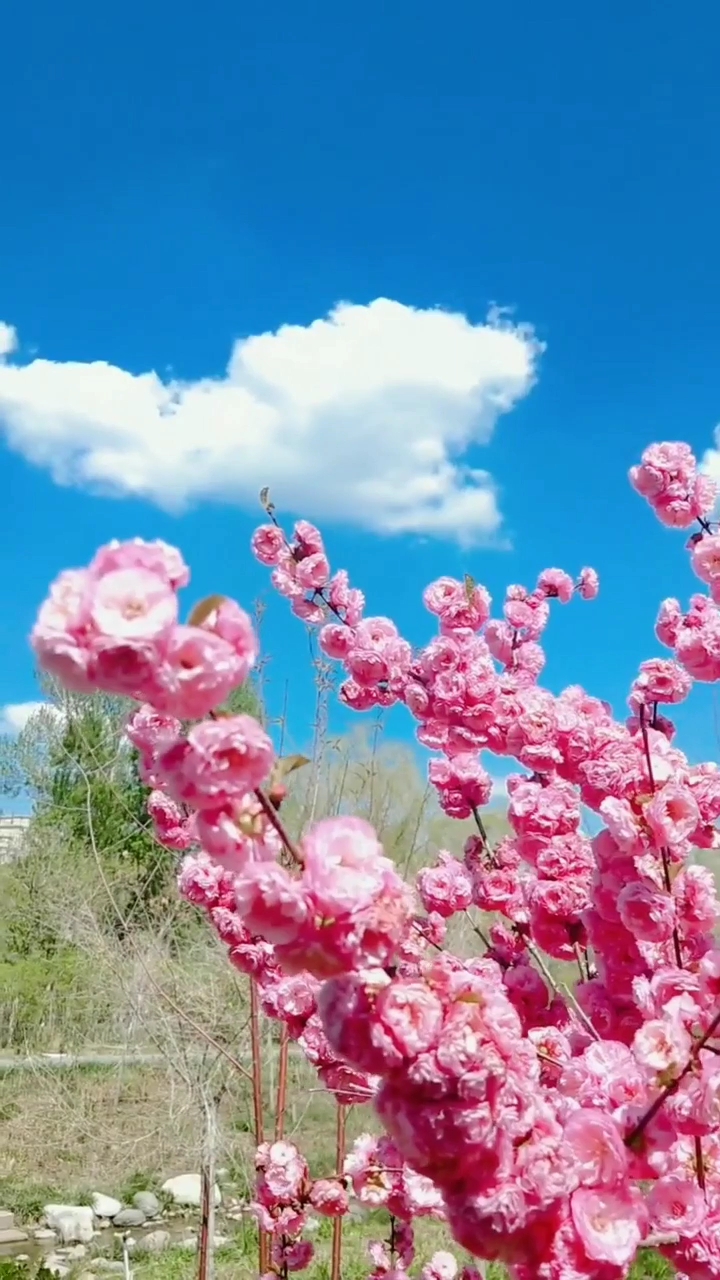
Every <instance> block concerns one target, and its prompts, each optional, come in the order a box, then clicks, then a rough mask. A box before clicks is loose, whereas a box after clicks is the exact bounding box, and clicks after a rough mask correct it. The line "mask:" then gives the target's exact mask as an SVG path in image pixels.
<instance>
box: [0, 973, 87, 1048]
mask: <svg viewBox="0 0 720 1280" xmlns="http://www.w3.org/2000/svg"><path fill="white" fill-rule="evenodd" d="M96 1005H97V995H96V993H95V991H93V989H92V986H91V984H90V983H89V981H88V962H87V959H86V957H84V956H83V955H82V954H81V953H80V952H77V951H75V950H72V949H68V950H66V951H62V952H58V953H57V954H56V955H54V956H53V957H52V958H48V957H45V956H25V957H21V958H18V959H16V960H9V961H2V962H0V1044H2V1045H3V1046H5V1047H6V1048H11V1049H13V1050H25V1049H31V1050H32V1049H34V1048H40V1049H47V1048H48V1045H49V1042H52V1040H53V1039H54V1036H53V1032H55V1031H56V1030H57V1028H58V1026H62V1034H63V1038H64V1039H65V1041H66V1044H65V1045H64V1046H63V1047H71V1046H72V1044H73V1043H74V1042H75V1041H76V1040H79V1039H81V1038H82V1037H83V1036H84V1034H85V1032H86V1030H87V1027H88V1023H89V1022H92V1021H93V1020H94V1019H95V1018H96V1014H97V1007H96Z"/></svg>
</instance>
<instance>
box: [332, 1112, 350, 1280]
mask: <svg viewBox="0 0 720 1280" xmlns="http://www.w3.org/2000/svg"><path fill="white" fill-rule="evenodd" d="M346 1119H347V1113H346V1110H345V1107H343V1106H341V1104H340V1103H339V1102H338V1104H337V1125H336V1129H335V1168H336V1170H337V1176H338V1178H341V1177H342V1176H343V1166H344V1164H345V1122H346ZM342 1233H343V1220H342V1218H333V1234H332V1262H331V1265H330V1280H341V1268H342Z"/></svg>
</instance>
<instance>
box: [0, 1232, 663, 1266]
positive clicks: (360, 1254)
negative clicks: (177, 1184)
mask: <svg viewBox="0 0 720 1280" xmlns="http://www.w3.org/2000/svg"><path fill="white" fill-rule="evenodd" d="M373 1225H374V1224H373ZM386 1230H387V1227H386V1225H383V1223H382V1221H381V1220H379V1221H378V1223H377V1226H376V1234H375V1238H377V1239H382V1238H383V1235H384V1234H385V1232H386ZM330 1237H331V1227H330V1224H329V1223H327V1222H323V1223H322V1224H321V1227H320V1230H319V1231H318V1232H316V1233H315V1234H314V1236H313V1239H314V1241H315V1246H316V1253H315V1259H314V1262H313V1265H312V1266H311V1267H310V1269H309V1270H308V1271H307V1272H305V1273H304V1274H305V1275H307V1276H308V1277H309V1280H327V1278H328V1277H329V1275H330ZM369 1238H371V1235H370V1231H369V1229H368V1224H362V1225H360V1224H351V1225H349V1226H348V1225H347V1224H346V1226H345V1229H344V1231H343V1266H342V1276H343V1280H366V1277H367V1275H368V1272H369V1270H370V1263H369V1259H368V1256H367V1242H368V1239H369ZM416 1241H417V1261H416V1265H415V1266H414V1267H413V1270H414V1271H418V1270H419V1269H420V1267H422V1266H423V1265H424V1263H425V1262H427V1261H428V1260H429V1259H430V1257H431V1256H432V1254H433V1253H434V1252H435V1250H436V1249H447V1248H448V1239H447V1234H446V1233H445V1231H444V1230H443V1228H442V1225H441V1224H439V1223H428V1222H421V1223H419V1224H418V1226H417V1230H416ZM466 1261H468V1262H470V1261H472V1260H471V1259H470V1258H467V1259H466ZM195 1266H196V1260H195V1258H194V1256H193V1255H192V1254H191V1255H189V1256H188V1254H186V1253H184V1252H182V1251H180V1250H173V1251H171V1252H169V1253H166V1254H162V1255H160V1256H157V1257H155V1258H152V1259H148V1260H147V1261H145V1262H138V1263H134V1264H133V1269H134V1273H135V1280H194V1275H195ZM257 1274H258V1273H257V1254H256V1245H255V1238H254V1234H253V1232H252V1231H250V1230H249V1229H248V1231H247V1233H246V1235H245V1237H244V1239H243V1238H239V1239H238V1241H237V1243H236V1244H233V1245H232V1246H231V1247H228V1248H226V1249H222V1250H220V1251H219V1252H218V1256H217V1259H216V1280H255V1278H256V1277H257ZM672 1275H673V1271H672V1268H671V1267H669V1266H668V1265H667V1263H665V1262H664V1261H663V1259H662V1258H659V1257H657V1256H655V1255H650V1254H646V1255H644V1256H643V1257H642V1258H641V1260H640V1261H639V1263H638V1265H637V1267H636V1268H635V1270H634V1271H633V1280H669V1278H670V1277H671V1276H672ZM505 1276H506V1273H505V1271H504V1270H503V1268H502V1267H497V1266H494V1265H492V1266H491V1267H490V1268H489V1273H488V1280H505ZM0 1280H1V1278H0Z"/></svg>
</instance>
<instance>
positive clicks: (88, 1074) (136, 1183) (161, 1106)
mask: <svg viewBox="0 0 720 1280" xmlns="http://www.w3.org/2000/svg"><path fill="white" fill-rule="evenodd" d="M274 1067H275V1063H274V1060H273V1057H271V1055H270V1052H269V1046H267V1045H266V1052H265V1054H264V1068H265V1080H264V1083H265V1095H266V1097H265V1103H266V1105H265V1124H266V1125H267V1126H268V1132H270V1131H271V1128H272V1124H273V1098H274V1083H275V1081H274ZM223 1083H224V1084H225V1088H224V1091H223V1096H222V1098H221V1100H220V1102H219V1104H218V1145H217V1152H216V1161H217V1165H218V1167H220V1168H222V1167H224V1168H226V1169H228V1170H229V1171H230V1174H231V1176H232V1178H233V1181H234V1183H235V1185H236V1187H237V1194H238V1195H239V1196H241V1197H243V1198H245V1197H248V1196H249V1194H250V1190H251V1186H252V1180H253V1152H254V1136H253V1117H252V1100H251V1095H250V1090H249V1086H248V1084H247V1081H245V1080H244V1079H242V1078H239V1077H238V1076H236V1075H235V1076H233V1075H232V1074H231V1075H230V1077H229V1078H228V1079H227V1080H226V1081H223ZM334 1125H335V1105H334V1102H333V1100H332V1098H331V1097H330V1096H329V1094H327V1092H326V1091H325V1090H324V1089H322V1088H320V1087H319V1086H318V1083H317V1078H316V1076H315V1075H314V1072H313V1071H312V1068H311V1067H309V1066H308V1064H307V1063H306V1062H305V1061H304V1059H302V1057H300V1056H299V1055H293V1056H292V1058H291V1061H290V1068H289V1100H288V1108H287V1114H286V1136H287V1137H289V1138H291V1139H292V1140H293V1141H295V1142H297V1144H298V1145H299V1146H300V1147H301V1148H302V1150H303V1152H304V1153H305V1155H306V1157H307V1159H308V1161H309V1162H310V1166H311V1168H312V1170H313V1173H314V1174H316V1175H317V1176H322V1175H324V1174H328V1173H331V1172H332V1171H333V1170H334V1162H335V1156H334V1143H335V1135H334ZM374 1128H376V1124H375V1122H374V1117H373V1115H372V1112H371V1111H370V1108H369V1107H354V1108H353V1109H352V1110H351V1111H350V1114H349V1117H348V1136H349V1140H350V1141H352V1139H353V1138H354V1137H355V1136H356V1135H357V1134H358V1133H361V1132H363V1131H364V1130H365V1131H367V1130H368V1129H374ZM203 1133H204V1121H203V1115H202V1110H201V1107H200V1105H199V1097H198V1093H197V1091H196V1090H195V1089H194V1088H191V1087H188V1085H187V1084H186V1083H185V1082H184V1081H183V1080H182V1079H181V1078H179V1077H178V1075H177V1073H176V1072H175V1071H174V1070H173V1069H172V1068H170V1067H168V1068H165V1069H153V1068H146V1067H143V1068H138V1067H126V1068H116V1069H112V1070H108V1069H104V1068H103V1069H97V1068H93V1069H84V1068H83V1069H76V1070H72V1071H68V1072H57V1071H42V1072H38V1073H35V1072H13V1073H11V1074H8V1075H6V1076H4V1077H3V1078H2V1093H1V1096H0V1204H3V1205H5V1206H7V1207H8V1208H12V1209H16V1210H17V1212H18V1213H19V1214H20V1215H21V1216H22V1217H28V1216H29V1217H32V1216H33V1212H32V1210H33V1208H34V1206H35V1205H36V1204H37V1203H38V1201H40V1202H41V1203H42V1202H43V1201H44V1202H47V1200H48V1199H51V1200H52V1199H58V1198H61V1199H64V1200H67V1199H68V1197H69V1196H70V1195H71V1194H72V1196H74V1197H78V1196H79V1197H81V1198H84V1197H87V1196H88V1195H89V1194H90V1192H92V1191H106V1192H108V1193H110V1194H113V1195H115V1194H116V1195H118V1196H120V1198H123V1197H125V1196H127V1195H129V1194H131V1191H134V1190H139V1189H141V1188H157V1187H158V1186H160V1185H161V1184H162V1183H163V1182H164V1181H165V1179H166V1178H169V1177H172V1176H173V1175H175V1174H178V1173H189V1172H193V1171H198V1170H199V1168H200V1157H201V1150H202V1142H203ZM28 1209H30V1210H31V1211H30V1212H29V1213H28Z"/></svg>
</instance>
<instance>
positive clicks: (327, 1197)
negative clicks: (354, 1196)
mask: <svg viewBox="0 0 720 1280" xmlns="http://www.w3.org/2000/svg"><path fill="white" fill-rule="evenodd" d="M310 1204H311V1205H312V1207H313V1209H316V1210H317V1212H318V1213H321V1214H322V1215H323V1217H325V1218H341V1217H342V1216H343V1214H346V1213H347V1211H348V1209H349V1208H350V1200H349V1197H348V1193H347V1191H346V1190H345V1188H344V1186H343V1184H342V1182H340V1181H338V1179H337V1178H318V1179H317V1181H316V1182H314V1183H313V1185H312V1187H311V1189H310Z"/></svg>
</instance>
